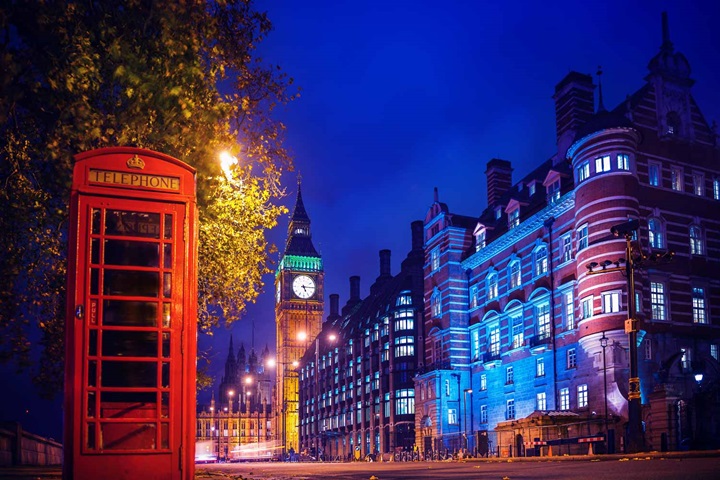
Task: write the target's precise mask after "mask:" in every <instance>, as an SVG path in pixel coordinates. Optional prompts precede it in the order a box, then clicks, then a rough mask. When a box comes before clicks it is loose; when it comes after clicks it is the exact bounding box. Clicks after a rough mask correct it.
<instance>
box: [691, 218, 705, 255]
mask: <svg viewBox="0 0 720 480" xmlns="http://www.w3.org/2000/svg"><path fill="white" fill-rule="evenodd" d="M704 254H705V246H704V245H703V240H702V232H701V231H700V227H698V226H697V225H693V226H691V227H690V255H704Z"/></svg>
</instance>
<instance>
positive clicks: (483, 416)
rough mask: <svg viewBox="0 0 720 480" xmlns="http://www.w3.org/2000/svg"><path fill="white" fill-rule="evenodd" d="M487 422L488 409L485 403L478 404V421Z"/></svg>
mask: <svg viewBox="0 0 720 480" xmlns="http://www.w3.org/2000/svg"><path fill="white" fill-rule="evenodd" d="M487 422H488V410H487V405H480V423H487Z"/></svg>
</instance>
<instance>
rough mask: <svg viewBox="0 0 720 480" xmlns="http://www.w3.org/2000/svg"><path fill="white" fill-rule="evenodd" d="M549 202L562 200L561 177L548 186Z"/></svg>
mask: <svg viewBox="0 0 720 480" xmlns="http://www.w3.org/2000/svg"><path fill="white" fill-rule="evenodd" d="M547 200H548V203H551V204H552V203H555V202H557V201H558V200H560V179H559V178H558V179H557V180H555V181H554V182H552V183H551V184H550V185H548V186H547Z"/></svg>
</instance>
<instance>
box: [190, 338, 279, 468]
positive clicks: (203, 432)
mask: <svg viewBox="0 0 720 480" xmlns="http://www.w3.org/2000/svg"><path fill="white" fill-rule="evenodd" d="M269 356H270V353H269V350H268V348H267V347H265V349H264V350H263V352H262V353H261V354H260V358H258V357H257V355H256V354H255V349H254V348H253V349H251V350H250V354H249V356H248V357H247V359H246V357H245V347H244V345H241V346H240V349H239V350H238V353H237V356H236V355H235V352H234V349H233V339H232V337H231V338H230V346H229V351H228V356H227V359H226V361H225V374H224V375H223V377H222V380H221V382H220V385H219V388H218V396H217V399H216V397H215V394H213V397H212V400H211V402H210V405H203V406H200V407H199V408H198V412H197V442H198V445H203V446H204V448H205V449H206V450H207V451H203V452H196V453H197V454H198V455H205V457H208V456H209V457H212V458H217V459H218V460H220V461H224V460H239V459H255V458H266V457H268V455H272V454H274V453H275V449H274V447H275V444H276V442H275V437H276V426H275V421H276V418H275V415H274V412H273V409H272V405H273V402H274V398H273V384H274V382H273V378H272V375H273V374H272V373H271V372H268V371H266V368H265V366H266V361H267V360H268V359H269ZM199 458H200V457H199Z"/></svg>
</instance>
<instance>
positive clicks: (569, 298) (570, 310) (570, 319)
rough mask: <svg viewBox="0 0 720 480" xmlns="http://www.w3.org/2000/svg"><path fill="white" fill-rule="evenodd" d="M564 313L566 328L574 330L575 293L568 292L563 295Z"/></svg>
mask: <svg viewBox="0 0 720 480" xmlns="http://www.w3.org/2000/svg"><path fill="white" fill-rule="evenodd" d="M562 302H563V306H564V308H563V313H564V314H565V328H566V329H567V330H572V329H574V328H575V305H574V303H573V292H572V290H568V291H567V292H563V294H562Z"/></svg>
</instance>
